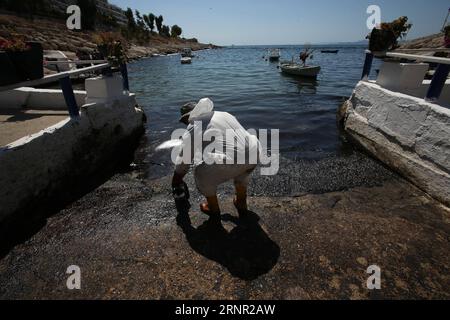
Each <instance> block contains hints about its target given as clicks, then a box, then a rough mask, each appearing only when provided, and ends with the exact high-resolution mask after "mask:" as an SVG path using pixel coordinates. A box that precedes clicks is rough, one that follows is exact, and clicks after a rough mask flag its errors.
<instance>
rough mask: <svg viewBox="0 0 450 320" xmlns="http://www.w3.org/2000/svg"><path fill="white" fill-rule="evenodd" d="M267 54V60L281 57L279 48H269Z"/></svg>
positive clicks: (275, 59)
mask: <svg viewBox="0 0 450 320" xmlns="http://www.w3.org/2000/svg"><path fill="white" fill-rule="evenodd" d="M267 56H268V57H269V61H278V60H280V57H281V52H280V49H269V51H268V54H267Z"/></svg>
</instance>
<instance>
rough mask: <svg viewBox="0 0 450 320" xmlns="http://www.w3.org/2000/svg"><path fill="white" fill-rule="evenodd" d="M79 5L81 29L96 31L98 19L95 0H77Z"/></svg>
mask: <svg viewBox="0 0 450 320" xmlns="http://www.w3.org/2000/svg"><path fill="white" fill-rule="evenodd" d="M77 5H78V6H79V7H80V10H81V27H82V28H83V29H87V30H94V29H95V19H96V18H97V5H96V3H95V0H77Z"/></svg>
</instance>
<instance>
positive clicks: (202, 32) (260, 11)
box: [110, 0, 450, 45]
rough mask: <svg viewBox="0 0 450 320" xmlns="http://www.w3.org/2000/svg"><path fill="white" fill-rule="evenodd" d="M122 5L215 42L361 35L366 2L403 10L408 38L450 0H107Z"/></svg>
mask: <svg viewBox="0 0 450 320" xmlns="http://www.w3.org/2000/svg"><path fill="white" fill-rule="evenodd" d="M110 2H111V3H114V4H117V5H119V6H120V7H122V8H124V9H126V8H127V7H130V8H132V9H138V10H139V11H140V12H141V13H150V12H152V13H154V14H158V15H159V14H162V15H163V16H164V24H168V25H173V24H178V25H179V26H181V27H182V28H183V32H184V34H183V36H185V37H187V38H190V37H196V38H198V39H199V40H200V41H201V42H206V43H208V42H211V43H214V44H219V45H231V44H235V45H241V44H247V45H252V44H262V45H264V44H303V43H305V42H310V43H327V42H347V41H358V40H362V39H364V37H365V35H367V33H368V32H369V31H368V29H367V27H366V21H367V18H368V16H369V15H368V14H367V13H366V10H367V7H368V6H369V5H371V4H374V5H378V6H380V8H381V15H382V21H391V20H393V19H394V18H397V17H398V16H401V15H406V16H408V17H409V18H410V21H411V22H412V23H413V24H414V26H413V28H412V30H411V32H410V34H409V35H408V39H412V38H417V37H419V36H423V35H428V34H431V33H436V32H438V31H439V30H440V28H441V26H442V24H443V21H444V19H445V16H446V14H447V11H448V9H449V7H450V1H449V0H428V1H426V0H379V1H374V0H372V1H367V0H110Z"/></svg>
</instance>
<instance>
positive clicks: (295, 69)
mask: <svg viewBox="0 0 450 320" xmlns="http://www.w3.org/2000/svg"><path fill="white" fill-rule="evenodd" d="M280 68H281V71H282V72H284V73H286V74H290V75H294V76H299V77H307V78H317V75H318V74H319V72H320V66H304V65H302V64H300V63H294V62H291V63H282V64H281V65H280Z"/></svg>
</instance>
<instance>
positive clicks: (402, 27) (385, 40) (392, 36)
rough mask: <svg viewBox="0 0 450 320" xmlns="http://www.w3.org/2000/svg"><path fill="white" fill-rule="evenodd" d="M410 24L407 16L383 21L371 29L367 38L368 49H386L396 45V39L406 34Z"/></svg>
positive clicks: (393, 47)
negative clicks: (377, 27)
mask: <svg viewBox="0 0 450 320" xmlns="http://www.w3.org/2000/svg"><path fill="white" fill-rule="evenodd" d="M411 27H412V24H410V23H408V17H400V18H398V19H396V20H394V21H392V22H383V23H382V24H381V25H380V28H379V29H376V28H375V29H373V30H372V32H371V33H370V35H368V36H367V38H368V39H369V40H370V42H369V47H370V48H369V49H370V50H371V51H372V52H374V51H387V50H392V49H395V48H397V47H398V39H401V38H403V37H405V36H406V34H407V33H408V31H409V30H410V29H411Z"/></svg>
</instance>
